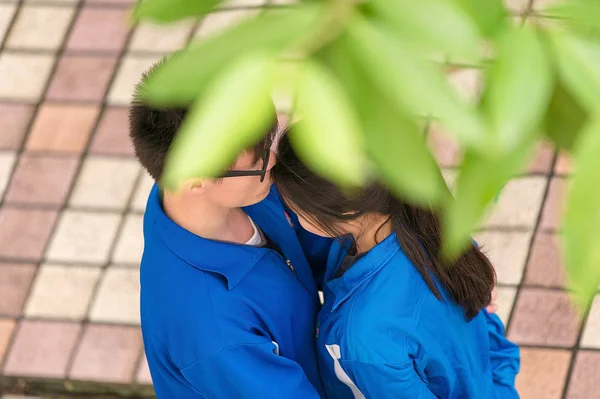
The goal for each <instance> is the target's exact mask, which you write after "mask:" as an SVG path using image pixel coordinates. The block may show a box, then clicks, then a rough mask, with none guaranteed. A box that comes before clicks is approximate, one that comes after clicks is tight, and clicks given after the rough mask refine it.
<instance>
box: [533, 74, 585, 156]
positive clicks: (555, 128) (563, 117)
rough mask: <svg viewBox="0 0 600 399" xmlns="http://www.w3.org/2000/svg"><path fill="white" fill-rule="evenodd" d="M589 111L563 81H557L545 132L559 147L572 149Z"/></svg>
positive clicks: (549, 107)
mask: <svg viewBox="0 0 600 399" xmlns="http://www.w3.org/2000/svg"><path fill="white" fill-rule="evenodd" d="M587 120H588V113H587V112H586V111H585V110H584V109H583V107H582V106H581V105H580V104H579V102H578V101H577V100H575V98H573V96H572V95H571V93H569V92H568V91H567V90H566V89H565V87H564V85H563V84H562V83H561V82H557V83H556V87H555V88H554V92H553V94H552V99H551V100H550V104H549V106H548V111H547V112H546V117H545V121H544V125H545V134H546V136H547V137H548V138H549V139H550V140H552V141H553V142H554V144H556V145H557V146H558V147H560V148H562V149H565V150H567V151H570V150H571V149H572V148H573V144H574V143H575V142H576V140H577V138H578V136H579V132H580V131H581V128H582V127H583V126H584V124H585V123H586V122H587Z"/></svg>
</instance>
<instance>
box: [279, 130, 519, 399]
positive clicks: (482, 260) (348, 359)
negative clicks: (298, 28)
mask: <svg viewBox="0 0 600 399" xmlns="http://www.w3.org/2000/svg"><path fill="white" fill-rule="evenodd" d="M291 134H293V132H292V133H291ZM277 162H278V163H277V164H276V166H275V167H274V168H273V170H272V173H273V177H274V180H275V184H276V186H277V188H278V190H279V193H280V195H281V197H282V199H283V200H284V202H285V203H286V204H287V205H288V207H289V208H290V209H291V210H292V211H294V212H296V213H297V215H298V218H299V221H300V224H302V226H303V227H304V228H305V229H306V230H309V231H311V232H313V233H315V234H317V235H321V236H326V237H338V239H337V240H336V242H335V243H334V244H333V246H332V248H331V251H330V254H329V259H328V263H327V269H326V274H325V286H324V294H325V304H324V306H323V308H322V310H321V312H320V315H319V320H318V323H319V328H318V330H317V335H318V338H317V345H318V348H317V351H318V355H319V363H320V373H321V378H322V380H323V383H324V384H325V388H326V393H327V397H328V398H329V399H351V398H356V399H358V398H369V399H386V398H390V399H391V398H394V399H400V398H406V399H433V398H444V399H459V398H460V399H467V398H473V399H492V398H494V399H500V398H501V399H505V398H508V399H512V398H518V397H519V396H518V394H517V392H516V390H515V388H514V381H515V376H516V374H517V373H518V370H519V349H518V347H517V346H516V345H514V344H513V343H511V342H509V341H508V340H507V339H506V338H504V327H503V325H502V322H501V321H500V320H499V318H498V317H497V316H496V315H493V314H488V312H487V311H486V310H485V309H484V308H485V306H486V305H487V304H489V303H490V297H491V291H492V288H493V285H494V278H495V273H494V269H493V267H492V266H491V264H490V262H489V261H488V259H487V258H486V257H485V256H484V255H483V254H482V253H481V252H480V251H479V250H478V249H477V248H476V247H475V246H472V247H471V248H469V250H468V251H467V252H466V253H465V254H464V255H463V256H461V257H460V258H459V259H458V260H457V261H456V263H455V264H454V265H445V264H442V262H441V261H440V260H439V259H440V244H441V242H440V225H439V222H438V219H437V218H436V216H435V215H434V214H433V213H432V212H431V211H429V210H425V209H419V208H417V207H414V206H411V205H408V204H406V203H404V202H403V201H401V200H399V199H397V198H395V197H394V196H393V195H391V194H390V192H388V191H387V190H386V189H385V188H384V187H383V186H382V185H379V184H373V185H371V186H369V187H366V188H364V189H362V190H359V191H358V192H355V193H353V194H352V195H348V196H347V195H345V194H344V192H342V191H341V190H339V189H338V188H337V187H336V186H335V185H333V184H331V183H329V182H328V181H326V180H324V179H322V178H321V177H319V176H318V175H316V174H314V173H313V172H312V171H311V170H310V169H308V168H307V167H306V166H305V165H304V164H303V163H302V162H301V161H300V160H299V159H298V158H297V156H296V154H295V153H294V151H293V150H292V148H291V147H290V145H289V140H288V139H287V137H284V138H283V139H282V140H281V142H280V144H279V148H278V161H277Z"/></svg>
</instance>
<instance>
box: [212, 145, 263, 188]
mask: <svg viewBox="0 0 600 399" xmlns="http://www.w3.org/2000/svg"><path fill="white" fill-rule="evenodd" d="M261 159H262V161H263V167H262V170H228V171H227V172H223V174H221V176H220V177H221V178H226V177H247V176H260V182H261V183H262V182H263V181H264V180H265V176H266V174H267V167H268V166H269V161H270V160H271V151H270V150H266V151H265V153H264V154H263V156H262V157H261Z"/></svg>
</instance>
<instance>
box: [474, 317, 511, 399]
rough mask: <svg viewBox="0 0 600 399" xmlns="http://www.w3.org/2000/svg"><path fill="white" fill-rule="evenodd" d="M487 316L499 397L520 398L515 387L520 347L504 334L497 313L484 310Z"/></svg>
mask: <svg viewBox="0 0 600 399" xmlns="http://www.w3.org/2000/svg"><path fill="white" fill-rule="evenodd" d="M482 312H484V315H485V317H486V322H487V328H488V334H489V340H490V362H491V365H492V374H493V377H494V388H495V394H496V396H495V397H496V398H497V399H518V398H519V394H518V393H517V390H516V389H515V378H516V377H517V374H518V373H519V367H520V353H519V347H518V346H517V345H515V344H513V343H512V342H510V341H509V340H508V339H506V337H505V336H504V325H503V324H502V321H501V320H500V318H499V317H498V316H497V315H495V314H489V313H488V312H487V311H486V310H485V309H483V310H482Z"/></svg>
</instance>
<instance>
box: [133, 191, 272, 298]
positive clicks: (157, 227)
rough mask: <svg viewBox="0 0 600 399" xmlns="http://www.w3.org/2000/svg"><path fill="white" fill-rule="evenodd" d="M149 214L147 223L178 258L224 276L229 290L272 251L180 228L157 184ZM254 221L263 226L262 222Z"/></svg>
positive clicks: (152, 194)
mask: <svg viewBox="0 0 600 399" xmlns="http://www.w3.org/2000/svg"><path fill="white" fill-rule="evenodd" d="M255 207H260V204H257V205H255ZM145 217H146V219H147V220H146V222H147V223H148V222H149V223H152V224H153V230H154V232H155V234H157V236H158V237H159V238H160V240H162V241H163V242H164V243H165V245H166V246H167V247H168V248H169V249H170V250H171V251H172V252H173V253H174V254H175V255H176V256H177V257H179V258H180V259H182V260H183V261H185V262H186V263H188V264H190V265H192V266H194V267H196V268H198V269H200V270H203V271H207V272H212V273H217V274H220V275H222V276H223V277H225V279H226V280H227V288H228V289H232V288H234V287H235V286H236V285H237V284H238V283H239V282H240V281H241V280H242V278H243V277H244V276H245V275H246V274H247V273H248V272H249V271H250V270H252V268H253V267H254V265H255V264H256V263H257V261H258V260H259V259H260V258H261V257H262V256H264V255H265V254H266V253H267V252H268V249H266V248H256V247H251V246H248V245H239V244H234V243H228V242H222V241H214V240H208V239H205V238H202V237H199V236H197V235H195V234H193V233H191V232H189V231H187V230H185V229H184V228H182V227H180V226H179V225H178V224H176V223H175V222H174V221H173V220H171V219H170V218H169V217H168V216H167V214H166V213H165V212H164V211H163V209H162V205H161V195H160V189H159V188H158V186H157V185H154V187H153V188H152V191H151V192H150V196H149V198H148V205H147V208H146V216H145ZM254 222H255V223H256V224H257V225H259V226H260V222H259V221H256V220H254Z"/></svg>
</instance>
